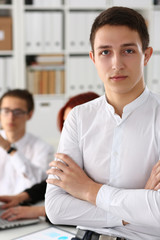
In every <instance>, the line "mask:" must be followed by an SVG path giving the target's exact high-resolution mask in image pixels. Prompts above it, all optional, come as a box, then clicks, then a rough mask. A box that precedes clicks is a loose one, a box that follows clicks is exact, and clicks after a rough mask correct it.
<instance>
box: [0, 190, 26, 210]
mask: <svg viewBox="0 0 160 240" xmlns="http://www.w3.org/2000/svg"><path fill="white" fill-rule="evenodd" d="M29 199H30V197H29V195H28V193H27V192H22V193H19V194H17V195H14V196H0V202H4V204H3V205H1V206H0V208H1V209H6V208H10V207H14V206H17V205H19V204H20V203H21V202H23V201H27V200H29Z"/></svg>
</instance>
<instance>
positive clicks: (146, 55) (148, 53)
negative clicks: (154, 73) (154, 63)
mask: <svg viewBox="0 0 160 240" xmlns="http://www.w3.org/2000/svg"><path fill="white" fill-rule="evenodd" d="M152 53H153V48H152V47H148V48H147V49H146V50H145V53H144V66H146V65H147V63H148V61H149V59H150V57H151V56H152Z"/></svg>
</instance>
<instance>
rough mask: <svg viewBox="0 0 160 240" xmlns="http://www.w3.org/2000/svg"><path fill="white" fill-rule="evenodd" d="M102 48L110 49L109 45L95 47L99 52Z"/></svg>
mask: <svg viewBox="0 0 160 240" xmlns="http://www.w3.org/2000/svg"><path fill="white" fill-rule="evenodd" d="M104 48H112V46H111V45H101V46H99V47H97V48H96V49H97V50H99V49H104Z"/></svg>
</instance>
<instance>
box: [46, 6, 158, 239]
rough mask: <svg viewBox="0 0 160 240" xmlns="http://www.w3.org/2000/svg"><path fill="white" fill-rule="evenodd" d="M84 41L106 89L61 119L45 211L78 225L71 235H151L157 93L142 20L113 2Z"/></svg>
mask: <svg viewBox="0 0 160 240" xmlns="http://www.w3.org/2000/svg"><path fill="white" fill-rule="evenodd" d="M90 41H91V46H92V51H91V52H90V57H91V59H92V61H93V63H94V64H95V67H96V69H97V71H98V74H99V76H100V78H101V80H102V81H103V83H104V87H105V95H104V96H102V97H100V98H99V99H96V100H94V101H92V102H90V103H87V104H85V105H82V106H79V107H76V108H75V109H73V110H72V111H71V113H70V114H69V116H68V119H67V120H66V121H65V124H64V129H63V131H62V135H61V139H60V143H59V147H58V153H57V154H56V158H57V160H60V161H53V162H52V163H51V164H50V166H51V167H52V168H51V169H50V170H49V171H48V174H50V176H49V179H48V180H47V182H48V183H50V184H48V186H47V193H46V203H45V204H46V212H47V215H48V217H49V219H50V221H51V222H53V223H54V224H71V225H73V224H74V225H81V226H83V227H81V229H80V230H79V231H78V233H77V236H76V237H77V238H78V239H87V240H90V239H91V240H98V239H101V238H103V239H110V240H113V239H132V240H140V239H145V240H150V239H152V240H158V239H160V192H159V191H157V190H158V189H159V188H160V184H159V182H160V161H159V159H160V127H159V122H160V101H159V99H158V97H157V96H156V95H154V94H153V93H151V92H150V91H149V90H148V89H147V87H145V83H144V73H143V71H144V66H146V65H147V63H148V61H149V59H150V57H151V55H152V48H151V47H149V46H148V44H149V35H148V30H147V26H146V24H145V21H144V19H143V17H142V16H141V15H140V14H139V13H137V12H136V11H134V10H132V9H129V8H124V7H113V8H110V9H108V10H105V11H104V12H102V13H101V14H100V15H99V16H98V17H97V18H96V19H95V22H94V23H93V26H92V30H91V35H90ZM67 155H68V156H67ZM152 168H153V170H152ZM52 174H53V175H55V176H52ZM52 184H53V185H52ZM148 189H149V190H148ZM82 229H83V230H82ZM85 229H86V230H92V231H93V232H92V231H86V230H85ZM109 236H110V237H109Z"/></svg>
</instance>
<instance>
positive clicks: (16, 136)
mask: <svg viewBox="0 0 160 240" xmlns="http://www.w3.org/2000/svg"><path fill="white" fill-rule="evenodd" d="M24 134H25V131H23V132H22V131H21V132H14V133H13V132H6V136H7V140H8V141H9V142H10V143H14V142H17V141H18V140H20V139H21V138H22V137H23V136H24Z"/></svg>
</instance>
